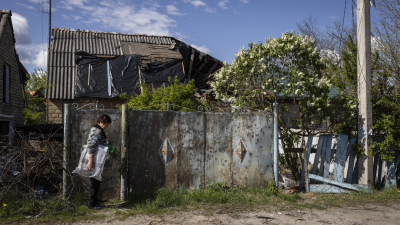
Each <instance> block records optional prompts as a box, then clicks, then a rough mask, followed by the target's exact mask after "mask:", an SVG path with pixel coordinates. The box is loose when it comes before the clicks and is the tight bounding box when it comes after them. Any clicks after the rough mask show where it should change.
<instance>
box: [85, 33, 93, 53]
mask: <svg viewBox="0 0 400 225" xmlns="http://www.w3.org/2000/svg"><path fill="white" fill-rule="evenodd" d="M86 34H87V38H86V41H87V46H86V48H87V51H86V52H87V53H89V54H92V43H91V42H92V40H91V39H92V34H91V33H90V32H86Z"/></svg>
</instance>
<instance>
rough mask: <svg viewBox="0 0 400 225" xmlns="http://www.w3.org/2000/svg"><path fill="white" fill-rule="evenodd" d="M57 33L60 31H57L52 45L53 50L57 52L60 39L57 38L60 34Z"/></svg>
mask: <svg viewBox="0 0 400 225" xmlns="http://www.w3.org/2000/svg"><path fill="white" fill-rule="evenodd" d="M59 33H60V31H57V38H56V39H55V46H54V51H55V52H59V48H60V42H61V39H60V38H59V36H60V34H59Z"/></svg>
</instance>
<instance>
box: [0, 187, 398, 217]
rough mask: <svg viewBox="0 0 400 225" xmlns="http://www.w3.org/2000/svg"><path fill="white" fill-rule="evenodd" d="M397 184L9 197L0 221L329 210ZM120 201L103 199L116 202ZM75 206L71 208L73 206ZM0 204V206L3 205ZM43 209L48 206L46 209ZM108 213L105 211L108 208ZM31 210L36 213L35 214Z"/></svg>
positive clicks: (373, 197)
mask: <svg viewBox="0 0 400 225" xmlns="http://www.w3.org/2000/svg"><path fill="white" fill-rule="evenodd" d="M399 200H400V193H399V192H398V191H397V190H396V189H393V188H392V189H383V190H375V193H374V194H368V193H362V192H350V193H348V194H329V193H326V194H318V193H300V194H286V193H281V192H280V191H279V190H277V189H275V188H274V187H273V185H272V183H271V184H269V185H268V187H263V188H255V187H250V188H245V189H242V188H229V187H227V186H226V185H225V184H223V183H211V184H209V185H207V188H205V189H198V190H183V189H180V190H177V191H173V190H171V189H169V188H160V189H158V190H137V191H135V192H133V193H131V194H130V195H129V196H128V204H127V205H126V206H125V207H124V208H122V209H103V210H101V211H93V210H88V209H87V208H86V207H85V204H86V199H85V196H83V195H82V194H75V195H73V196H72V197H71V198H70V203H71V204H70V206H69V207H66V206H64V208H60V206H59V205H58V206H57V202H56V201H55V200H54V199H53V200H42V201H33V202H24V201H17V200H16V199H13V198H12V197H9V198H8V199H7V198H4V199H2V200H1V201H0V203H1V206H3V204H7V206H6V207H4V206H3V207H2V208H1V209H0V223H4V222H12V221H23V222H37V223H43V222H52V221H53V222H55V221H58V220H59V221H62V222H71V221H80V220H98V219H104V218H106V217H107V218H109V219H110V220H111V221H112V220H114V219H119V220H124V219H126V218H127V217H129V216H132V215H140V214H150V215H160V214H166V213H171V212H178V211H194V212H196V213H200V214H204V215H212V214H214V213H233V212H247V211H250V210H261V209H263V210H266V211H271V212H273V211H290V210H304V209H318V210H322V209H327V208H328V207H356V206H359V205H363V204H367V203H374V204H390V203H394V202H397V203H399V202H400V201H399ZM6 202H8V203H6ZM119 202H120V201H119V200H114V201H108V202H106V204H115V203H119ZM73 205H75V207H73ZM1 206H0V207H1ZM44 209H46V210H44ZM105 212H107V213H108V214H110V215H107V216H106V215H105V214H107V213H105ZM34 215H39V216H38V217H37V218H33V216H34Z"/></svg>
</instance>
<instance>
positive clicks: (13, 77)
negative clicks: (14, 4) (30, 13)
mask: <svg viewBox="0 0 400 225" xmlns="http://www.w3.org/2000/svg"><path fill="white" fill-rule="evenodd" d="M4 32H5V33H4V34H3V37H2V39H1V40H0V77H1V78H0V101H1V102H0V114H5V115H14V124H13V125H14V126H15V125H22V124H23V119H22V111H23V107H24V100H23V96H22V87H21V82H20V74H19V67H18V63H17V55H16V52H15V48H14V40H13V36H12V30H11V25H10V23H9V22H7V23H6V26H5V30H4ZM4 64H7V65H9V66H10V71H11V74H10V104H6V103H3V70H4Z"/></svg>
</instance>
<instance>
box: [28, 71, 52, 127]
mask: <svg viewBox="0 0 400 225" xmlns="http://www.w3.org/2000/svg"><path fill="white" fill-rule="evenodd" d="M46 76H47V72H44V71H43V70H42V69H38V70H36V69H35V71H34V72H32V73H31V74H30V75H29V74H27V77H28V78H29V80H27V82H26V86H25V89H24V90H23V92H24V93H23V94H24V97H25V107H24V109H23V122H24V125H31V124H47V121H46V120H44V119H42V117H43V115H44V113H43V112H39V111H38V110H39V106H40V105H42V104H44V103H45V99H44V98H42V97H39V96H37V95H34V96H31V95H30V91H39V92H40V91H41V92H44V91H45V89H47V88H51V87H53V85H48V84H47V83H48V81H47V80H46Z"/></svg>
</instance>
